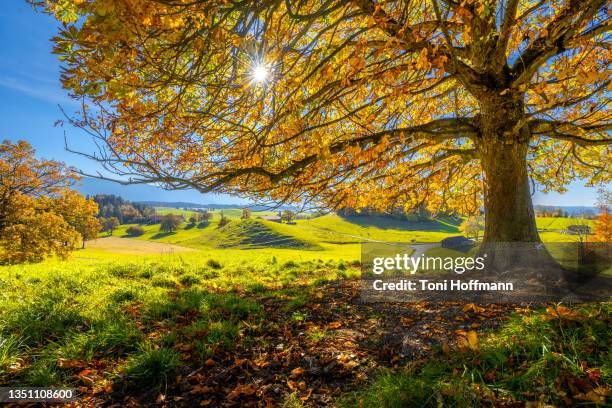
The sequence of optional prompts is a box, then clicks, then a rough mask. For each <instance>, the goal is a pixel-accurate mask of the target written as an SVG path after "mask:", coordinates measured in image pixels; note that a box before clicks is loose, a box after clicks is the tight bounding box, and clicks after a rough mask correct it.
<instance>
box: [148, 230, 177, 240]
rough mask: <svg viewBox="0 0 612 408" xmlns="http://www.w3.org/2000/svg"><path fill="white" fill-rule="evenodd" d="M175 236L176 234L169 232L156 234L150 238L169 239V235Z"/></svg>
mask: <svg viewBox="0 0 612 408" xmlns="http://www.w3.org/2000/svg"><path fill="white" fill-rule="evenodd" d="M175 234H176V232H175V231H171V232H158V233H157V234H155V235H153V236H152V237H151V239H160V238H165V237H169V236H170V235H175Z"/></svg>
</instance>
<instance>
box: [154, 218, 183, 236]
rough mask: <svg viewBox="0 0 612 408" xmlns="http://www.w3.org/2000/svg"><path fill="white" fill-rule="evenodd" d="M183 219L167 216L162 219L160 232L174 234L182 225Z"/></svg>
mask: <svg viewBox="0 0 612 408" xmlns="http://www.w3.org/2000/svg"><path fill="white" fill-rule="evenodd" d="M181 222H182V219H181V217H180V216H178V215H175V214H166V215H164V216H163V217H162V219H161V224H160V226H159V230H160V231H161V232H174V231H176V230H177V229H178V228H179V227H180V225H181Z"/></svg>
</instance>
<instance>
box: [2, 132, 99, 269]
mask: <svg viewBox="0 0 612 408" xmlns="http://www.w3.org/2000/svg"><path fill="white" fill-rule="evenodd" d="M34 153H35V152H34V149H32V147H31V146H30V144H29V143H27V142H25V141H23V140H20V141H18V142H15V143H13V142H10V141H8V140H5V141H3V142H2V143H1V144H0V264H10V263H21V262H38V261H41V260H43V259H45V258H46V257H47V256H50V255H57V256H59V257H61V258H65V257H66V256H68V254H69V253H70V251H72V250H74V249H76V245H77V243H78V240H79V239H80V238H82V239H83V240H85V239H88V238H91V237H93V236H94V235H95V234H96V233H97V229H98V221H97V220H96V218H95V215H96V213H97V212H98V206H97V204H96V203H95V202H94V201H93V200H86V199H85V197H83V196H82V195H80V194H78V193H77V192H76V191H73V190H70V189H69V188H68V187H69V186H70V185H71V184H72V183H73V182H74V181H75V180H77V179H78V177H77V176H76V175H75V173H74V171H73V169H71V168H69V167H67V166H66V165H65V164H63V163H61V162H58V161H54V160H45V159H39V158H36V157H35V155H34Z"/></svg>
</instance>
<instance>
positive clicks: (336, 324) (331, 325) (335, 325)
mask: <svg viewBox="0 0 612 408" xmlns="http://www.w3.org/2000/svg"><path fill="white" fill-rule="evenodd" d="M340 327H342V322H340V321H335V322H331V323H329V324H328V325H327V328H328V329H332V330H333V329H339V328H340Z"/></svg>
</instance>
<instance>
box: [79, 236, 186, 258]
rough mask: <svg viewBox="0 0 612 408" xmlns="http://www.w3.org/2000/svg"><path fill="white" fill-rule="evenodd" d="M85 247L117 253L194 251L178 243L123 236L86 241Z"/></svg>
mask: <svg viewBox="0 0 612 408" xmlns="http://www.w3.org/2000/svg"><path fill="white" fill-rule="evenodd" d="M87 248H91V249H99V250H103V251H108V252H113V253H119V254H134V255H142V254H173V253H177V252H191V251H195V250H194V249H193V248H187V247H184V246H180V245H173V244H165V243H161V242H152V241H144V240H139V239H133V238H124V237H105V238H98V239H96V240H94V241H88V242H87Z"/></svg>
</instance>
